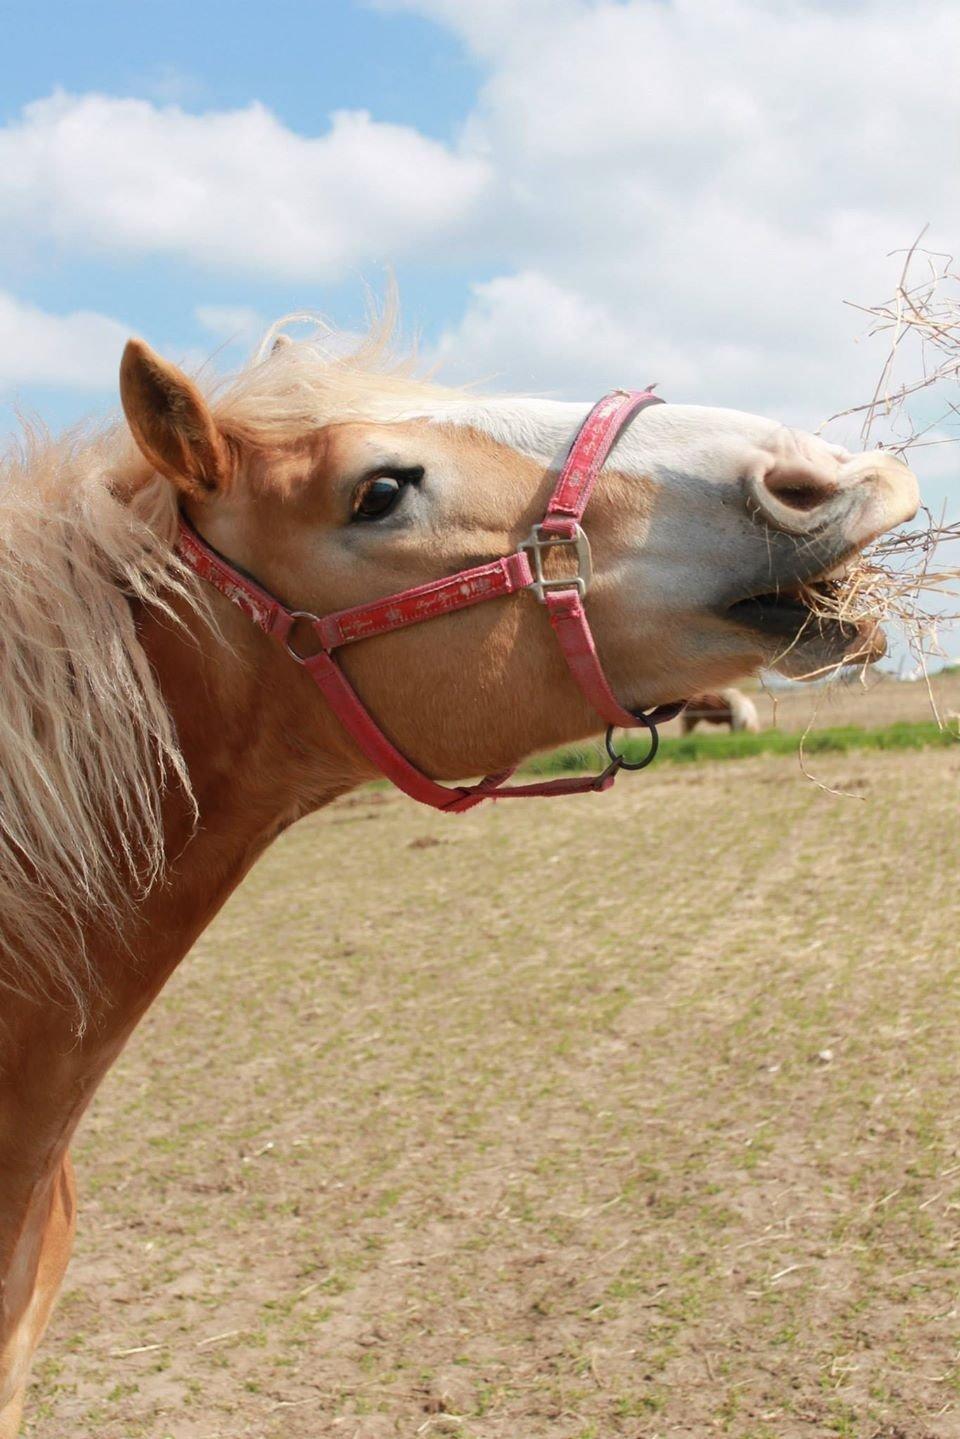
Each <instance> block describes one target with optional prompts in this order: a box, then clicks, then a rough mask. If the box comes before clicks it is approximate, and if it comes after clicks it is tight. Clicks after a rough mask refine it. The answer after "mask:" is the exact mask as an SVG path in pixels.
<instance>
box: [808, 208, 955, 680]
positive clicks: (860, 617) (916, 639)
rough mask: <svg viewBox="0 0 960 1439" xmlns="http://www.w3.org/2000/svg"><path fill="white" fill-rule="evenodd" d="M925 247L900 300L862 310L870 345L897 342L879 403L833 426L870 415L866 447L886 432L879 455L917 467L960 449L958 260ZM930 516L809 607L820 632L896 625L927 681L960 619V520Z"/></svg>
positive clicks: (916, 247)
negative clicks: (945, 448)
mask: <svg viewBox="0 0 960 1439" xmlns="http://www.w3.org/2000/svg"><path fill="white" fill-rule="evenodd" d="M922 239H923V233H921V235H920V236H918V238H917V240H915V241H914V243H913V244H912V245H911V246H910V247H909V249H908V250H907V251H906V252H905V253H904V255H903V260H902V265H901V270H900V275H899V279H898V282H897V285H896V289H895V291H894V294H893V296H892V297H891V298H890V299H888V300H885V301H883V302H882V303H881V304H878V305H869V306H863V305H856V304H854V305H853V308H855V309H858V310H861V311H862V312H863V313H865V314H866V315H868V316H869V317H870V321H871V323H870V327H869V330H868V335H869V336H870V337H876V336H882V337H886V338H887V341H888V345H887V353H886V357H885V359H884V362H883V365H882V368H881V370H880V374H879V376H878V378H877V382H876V385H875V386H874V390H873V394H872V396H871V397H870V399H869V400H866V401H864V402H863V403H861V404H857V405H853V406H851V407H849V408H848V409H846V410H841V411H839V412H838V413H837V414H835V415H832V416H831V417H830V420H831V421H833V420H840V419H844V418H848V417H850V416H854V415H857V416H861V417H862V423H861V428H860V440H861V443H862V445H863V447H864V448H867V447H868V446H869V445H870V442H871V440H872V439H873V438H874V435H875V432H876V431H877V430H878V429H879V428H880V427H881V426H882V427H883V429H884V431H885V433H886V435H887V438H886V439H885V440H883V441H882V442H880V443H879V444H878V446H877V447H878V448H880V449H883V450H886V451H888V452H889V453H892V454H894V455H896V456H897V457H898V458H900V459H903V460H905V461H906V462H907V463H910V464H914V465H916V464H917V461H918V459H919V458H920V454H919V452H920V451H922V450H924V449H927V448H929V447H932V446H941V445H958V444H960V423H958V422H960V405H958V400H957V391H956V387H957V382H958V380H960V270H958V268H957V264H956V262H955V260H954V258H953V257H952V256H950V255H946V254H941V253H937V252H934V251H930V250H925V249H923V248H922V247H921V241H922ZM848 303H852V302H848ZM919 396H922V397H923V405H924V408H925V409H928V408H931V407H932V409H933V412H934V416H935V417H934V418H933V419H930V420H925V421H924V422H923V423H922V425H919V426H918V425H917V423H916V420H915V418H914V412H913V411H912V408H911V401H914V402H915V401H916V399H917V397H919ZM828 423H830V421H828ZM922 513H923V515H924V516H925V523H924V524H923V525H922V526H920V527H918V528H914V529H910V530H900V531H897V532H896V533H894V534H892V535H888V536H885V537H884V538H883V539H881V540H880V541H879V542H878V543H877V544H875V545H873V546H871V547H870V548H869V549H868V550H867V551H865V552H864V553H863V554H862V555H860V556H859V557H858V558H857V559H856V560H855V561H854V563H853V564H852V566H851V567H850V569H849V571H848V572H847V574H846V575H845V576H844V578H843V580H842V581H840V582H835V583H830V582H828V583H826V584H820V585H816V586H813V587H811V588H810V589H808V590H807V591H806V592H805V596H804V598H805V599H806V600H807V602H808V603H809V604H810V606H811V609H812V612H813V618H812V620H811V623H815V622H816V620H817V618H819V617H823V618H825V619H835V620H841V621H844V622H847V623H851V624H856V623H858V622H863V621H867V622H872V623H876V624H879V625H882V626H884V627H885V628H886V627H888V626H891V625H892V626H894V627H895V628H896V629H897V630H898V631H899V632H900V633H901V634H902V636H903V638H904V639H905V641H906V643H907V645H908V646H909V648H910V649H911V650H912V652H913V654H914V656H915V658H916V660H917V662H918V669H919V670H920V671H922V672H923V673H926V663H927V659H928V657H931V656H936V657H939V656H942V655H943V650H942V648H941V646H940V642H939V638H938V634H939V631H940V629H941V628H942V627H943V626H945V625H948V624H950V623H952V622H956V621H957V620H958V619H960V565H958V552H957V550H956V549H955V548H954V546H955V544H956V542H957V541H958V540H960V521H956V520H954V521H952V522H949V523H948V522H947V521H946V519H945V517H944V516H943V515H940V516H939V517H938V516H936V515H934V514H932V513H931V512H930V511H929V510H928V509H926V508H924V509H923V511H922ZM951 601H954V603H955V604H957V608H951Z"/></svg>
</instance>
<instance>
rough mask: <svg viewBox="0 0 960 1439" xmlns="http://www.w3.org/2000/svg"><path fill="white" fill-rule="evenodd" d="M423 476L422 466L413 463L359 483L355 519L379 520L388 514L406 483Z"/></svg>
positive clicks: (416, 480)
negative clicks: (409, 466) (361, 483)
mask: <svg viewBox="0 0 960 1439" xmlns="http://www.w3.org/2000/svg"><path fill="white" fill-rule="evenodd" d="M422 478H423V468H422V466H420V465H414V466H412V467H411V468H410V469H408V470H407V469H405V470H398V471H397V472H396V474H388V475H373V476H372V477H371V478H370V479H369V480H367V481H365V483H364V484H363V485H361V487H360V490H359V492H358V494H357V499H356V501H355V503H354V507H353V518H354V519H355V520H379V519H381V518H382V516H383V515H388V514H389V513H390V511H391V510H392V509H393V507H394V505H395V504H396V502H397V500H398V499H399V497H400V495H401V494H402V493H403V491H404V490H405V489H406V487H407V485H410V484H416V483H417V482H418V481H419V480H421V479H422Z"/></svg>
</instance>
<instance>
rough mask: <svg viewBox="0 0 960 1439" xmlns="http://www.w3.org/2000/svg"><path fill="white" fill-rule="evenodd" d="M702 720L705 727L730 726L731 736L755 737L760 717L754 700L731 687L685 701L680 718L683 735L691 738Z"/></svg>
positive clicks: (758, 728)
mask: <svg viewBox="0 0 960 1439" xmlns="http://www.w3.org/2000/svg"><path fill="white" fill-rule="evenodd" d="M701 720H702V721H703V722H704V723H705V724H717V725H720V724H726V725H729V726H730V730H731V733H733V734H738V733H739V732H741V731H744V732H746V733H747V734H757V733H758V732H759V730H760V717H759V715H758V714H757V707H756V705H755V704H754V702H753V700H752V699H750V698H749V697H748V696H747V695H745V694H743V692H742V691H741V690H738V689H734V688H733V687H732V686H731V687H729V688H727V689H723V690H717V692H716V693H715V694H702V695H694V696H693V698H692V699H688V700H687V703H686V705H685V706H684V709H683V714H682V715H681V716H680V725H681V728H682V730H683V733H684V734H685V735H687V734H692V733H693V731H694V730H695V729H696V727H697V725H698V724H699V723H700V722H701Z"/></svg>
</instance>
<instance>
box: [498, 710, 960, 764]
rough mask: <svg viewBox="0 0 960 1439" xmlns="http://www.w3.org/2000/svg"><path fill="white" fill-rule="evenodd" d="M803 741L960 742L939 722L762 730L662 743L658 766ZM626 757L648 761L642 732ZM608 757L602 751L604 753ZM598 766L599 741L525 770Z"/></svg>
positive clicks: (904, 746)
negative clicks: (800, 730)
mask: <svg viewBox="0 0 960 1439" xmlns="http://www.w3.org/2000/svg"><path fill="white" fill-rule="evenodd" d="M801 739H802V744H803V752H804V754H807V755H816V754H846V753H848V752H851V751H854V750H878V749H879V750H916V749H930V748H932V747H935V746H936V747H941V748H943V747H946V746H948V745H955V744H957V743H958V736H957V734H956V733H955V731H953V730H948V729H941V728H940V727H939V725H937V724H936V723H935V722H934V721H933V720H929V721H926V722H924V723H919V724H907V723H900V724H891V725H886V726H884V727H883V728H880V729H861V728H860V726H858V725H844V726H842V727H838V728H835V729H818V730H811V731H810V733H809V734H808V735H806V737H805V738H802V737H801V735H800V734H798V733H797V732H796V731H789V730H775V729H771V730H762V731H761V732H760V734H701V733H697V734H691V735H685V736H677V737H673V736H671V737H669V738H666V739H662V740H661V741H660V752H659V755H658V756H657V758H658V762H660V763H666V764H696V763H698V762H699V761H701V760H720V759H749V758H750V757H752V756H753V755H762V754H775V755H784V754H786V755H790V754H797V753H798V751H799V749H800V745H801ZM617 745H618V749H619V751H620V752H621V753H622V754H623V756H624V757H625V759H627V760H628V761H630V762H636V761H637V760H640V759H642V758H643V756H644V755H645V754H646V753H647V751H648V749H649V745H650V742H649V740H648V739H647V738H646V737H645V736H643V735H642V734H640V735H637V736H620V738H619V739H618V742H617ZM601 753H602V751H601ZM597 764H598V746H597V745H596V743H593V742H590V743H587V744H579V745H567V746H565V747H564V748H563V749H558V750H553V751H552V752H551V753H549V754H545V755H537V756H535V757H534V758H533V759H531V760H529V761H528V762H527V763H526V764H525V765H524V769H525V770H526V772H527V773H530V774H576V773H578V772H579V771H581V770H585V769H595V768H597Z"/></svg>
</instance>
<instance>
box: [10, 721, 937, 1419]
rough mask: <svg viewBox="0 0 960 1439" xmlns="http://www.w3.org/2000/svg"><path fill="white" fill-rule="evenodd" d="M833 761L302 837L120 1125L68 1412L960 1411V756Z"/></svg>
mask: <svg viewBox="0 0 960 1439" xmlns="http://www.w3.org/2000/svg"><path fill="white" fill-rule="evenodd" d="M925 717H926V716H925V715H924V713H923V712H922V710H921V711H920V712H918V713H917V714H916V715H901V714H894V715H890V714H884V715H883V716H882V719H881V720H880V721H879V722H881V723H888V722H890V720H891V719H904V718H907V719H910V718H912V719H923V718H925ZM862 719H863V715H862V714H861V720H862ZM831 722H833V723H841V722H842V723H847V722H849V720H848V719H847V718H846V717H844V719H843V720H831ZM814 772H815V774H816V776H817V778H818V779H819V780H820V781H821V782H822V783H823V784H825V785H827V786H829V787H830V788H832V789H834V790H842V791H847V792H850V793H852V794H855V795H857V796H859V797H858V798H838V797H836V796H834V795H832V794H829V793H827V792H825V791H824V790H822V789H820V788H818V787H817V786H816V785H814V784H811V783H810V782H809V781H808V780H805V779H804V778H803V777H802V776H801V774H800V772H799V769H798V766H797V762H796V758H795V757H793V758H791V757H789V756H761V757H758V758H754V759H749V760H742V761H741V760H733V761H731V762H729V763H727V764H710V765H683V766H674V765H664V766H662V767H660V768H657V769H655V770H653V771H651V772H648V773H647V774H646V775H643V776H638V777H637V778H635V779H634V780H633V781H632V782H631V781H624V782H623V783H622V784H621V786H619V787H618V788H617V790H616V791H615V792H614V793H613V794H611V795H607V796H605V797H603V798H599V797H598V798H592V797H591V798H586V799H580V800H572V801H563V802H554V803H551V804H530V805H519V806H502V807H500V808H496V809H488V810H486V811H480V812H478V813H476V814H474V815H470V816H466V817H462V818H457V819H444V818H442V817H438V816H435V815H433V814H432V813H428V812H427V811H425V810H421V809H418V808H416V807H414V806H413V805H412V804H410V803H409V802H407V801H405V800H402V799H401V798H399V797H397V796H396V795H395V794H393V793H390V792H385V791H374V792H371V793H367V794H363V795H359V796H356V797H355V798H353V799H351V800H348V801H345V802H342V803H340V804H338V805H337V806H335V807H333V808H332V809H331V810H329V811H327V812H326V813H324V814H322V815H320V816H318V817H317V818H315V819H314V820H311V821H309V822H307V823H305V824H303V825H302V826H300V827H299V828H298V829H296V830H295V831H293V832H292V833H291V834H289V835H288V836H287V837H286V838H285V839H284V840H282V841H281V842H280V843H279V844H278V845H277V846H276V847H275V848H274V849H273V850H272V851H271V853H270V854H269V855H268V856H267V857H266V859H265V860H264V861H263V862H262V863H261V864H260V866H259V867H258V869H257V870H256V871H255V872H254V874H253V875H252V876H251V877H250V879H248V881H247V882H246V884H245V885H244V886H243V888H242V889H241V891H240V892H239V894H238V895H237V896H236V897H235V898H234V900H233V902H232V903H231V904H230V905H229V906H228V908H227V909H226V911H225V912H224V914H223V915H222V916H221V918H220V919H219V920H218V922H217V923H216V924H215V925H214V927H213V928H212V929H211V930H210V931H209V932H208V934H207V935H206V936H205V937H204V939H203V940H202V941H201V943H200V944H199V945H198V946H197V948H196V950H195V951H194V953H193V955H192V956H191V957H190V958H189V959H188V961H187V962H186V963H185V965H184V966H183V968H182V969H181V971H180V972H179V973H178V975H177V976H176V977H175V979H174V981H173V982H172V983H171V985H170V987H169V989H168V991H167V993H166V994H165V996H164V997H163V999H162V1000H161V1002H160V1003H159V1004H158V1005H157V1006H156V1008H155V1009H154V1010H153V1011H152V1013H151V1014H150V1015H149V1017H148V1019H147V1020H146V1022H145V1023H144V1025H143V1027H142V1029H141V1030H140V1032H139V1033H138V1035H137V1036H136V1038H135V1040H134V1041H133V1043H132V1044H131V1046H130V1048H129V1050H128V1051H127V1053H126V1054H125V1055H124V1056H123V1057H122V1059H121V1061H120V1063H119V1064H118V1065H117V1067H116V1069H115V1070H114V1072H113V1074H112V1075H111V1077H110V1079H109V1080H108V1082H107V1084H106V1085H105V1087H104V1089H103V1090H102V1092H101V1094H100V1096H99V1097H98V1099H97V1101H96V1103H95V1105H94V1108H93V1110H92V1113H91V1115H90V1116H89V1118H88V1119H87V1121H86V1122H85V1125H84V1127H83V1130H82V1134H81V1138H80V1143H79V1145H78V1147H77V1160H78V1175H79V1184H80V1197H81V1219H80V1238H79V1244H78V1250H77V1256H76V1259H75V1261H74V1264H73V1266H72V1268H71V1271H70V1274H69V1276H68V1282H67V1287H66V1292H65V1297H64V1301H63V1303H62V1304H61V1306H60V1309H59V1311H58V1313H57V1316H56V1318H55V1320H54V1323H53V1327H52V1331H51V1333H50V1335H49V1336H48V1338H47V1340H46V1341H45V1343H44V1346H43V1349H42V1351H41V1356H40V1359H39V1361H38V1365H37V1371H36V1382H35V1384H34V1387H33V1391H32V1396H31V1400H30V1404H29V1408H28V1423H27V1426H26V1433H27V1434H28V1435H29V1436H31V1439H68V1436H69V1439H86V1436H96V1439H165V1436H170V1439H246V1436H251V1439H321V1436H324V1439H325V1436H328V1435H332V1436H343V1439H386V1436H398V1435H399V1436H404V1439H413V1436H417V1435H426V1436H443V1435H456V1436H459V1439H546V1436H549V1439H611V1436H614V1437H615V1436H627V1439H640V1436H644V1439H653V1436H658V1435H664V1436H666V1435H687V1436H697V1439H700V1436H707V1435H712V1434H718V1435H731V1436H736V1439H794V1436H803V1439H821V1436H832V1435H840V1436H856V1439H873V1436H882V1439H934V1436H935V1439H953V1436H956V1435H958V1434H960V1295H958V1278H960V1263H958V1262H960V1253H958V1242H960V1085H958V1037H960V987H958V980H960V954H958V942H957V940H958V931H960V881H958V859H960V823H958V797H960V750H958V749H954V748H939V749H927V750H922V751H917V752H909V751H904V752H894V751H891V752H876V753H855V754H846V755H821V756H817V757H816V763H815V765H814Z"/></svg>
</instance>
